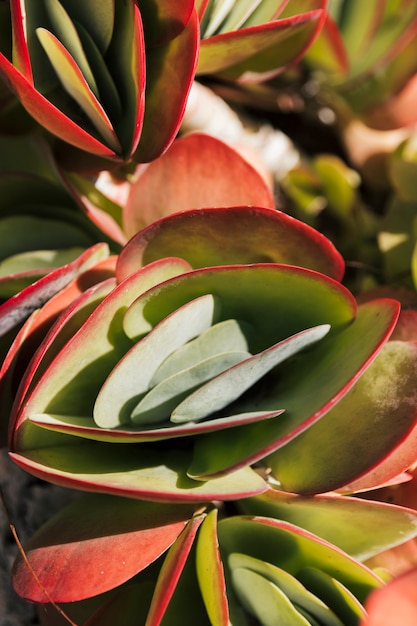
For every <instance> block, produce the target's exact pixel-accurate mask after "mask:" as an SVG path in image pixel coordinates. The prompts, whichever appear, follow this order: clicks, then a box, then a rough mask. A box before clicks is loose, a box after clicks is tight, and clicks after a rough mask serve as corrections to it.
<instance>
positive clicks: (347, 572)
mask: <svg viewBox="0 0 417 626" xmlns="http://www.w3.org/2000/svg"><path fill="white" fill-rule="evenodd" d="M243 504H246V509H247V510H249V511H251V509H252V511H256V509H257V508H258V510H259V509H260V510H261V511H262V507H264V509H266V511H267V513H266V514H262V512H261V513H258V514H255V515H254V514H253V512H252V513H248V514H246V515H231V516H230V515H227V514H226V515H225V514H224V513H225V512H224V511H223V512H222V510H220V520H219V521H217V511H216V509H213V508H212V507H209V508H208V509H207V510H206V511H204V509H202V508H201V507H200V510H199V508H198V507H194V508H193V507H192V506H190V505H188V506H185V505H178V504H171V505H166V504H158V503H150V502H143V501H142V502H140V501H134V500H129V499H124V498H115V497H114V496H103V495H98V494H93V495H91V494H90V495H87V496H83V497H81V498H80V499H79V500H78V501H77V502H75V503H73V504H71V505H70V506H68V507H66V508H65V509H63V510H62V511H61V512H60V513H58V514H57V515H56V516H55V517H53V518H52V519H51V520H50V521H49V522H47V524H46V525H45V526H44V527H42V528H41V529H40V530H39V531H38V532H37V533H36V534H35V535H34V536H33V538H32V539H31V540H30V541H29V543H28V544H27V546H26V547H25V548H26V556H25V558H26V561H25V560H24V559H23V558H21V557H20V558H19V559H18V560H17V562H16V564H15V567H14V574H13V584H14V588H15V589H16V591H17V592H18V593H19V594H21V595H22V596H23V597H25V598H26V599H28V600H31V601H32V602H37V603H40V604H45V603H48V602H49V603H58V604H62V607H63V608H64V610H65V613H66V615H67V616H68V617H70V618H71V619H74V620H76V623H77V624H81V623H82V624H88V626H99V625H100V626H105V625H107V624H112V623H115V622H117V623H118V624H120V625H121V626H131V625H132V626H133V624H136V625H137V624H147V625H151V624H152V625H156V624H162V625H164V624H177V623H178V624H179V623H182V624H195V623H196V621H197V622H198V623H199V624H207V625H209V624H211V625H212V626H227V625H229V624H233V625H235V624H236V625H238V624H243V625H245V624H250V623H252V622H253V619H254V618H256V620H257V623H260V624H262V625H264V624H266V625H269V624H276V623H282V622H283V620H284V619H285V620H286V621H285V623H286V624H290V625H294V626H308V625H316V624H324V625H330V626H340V624H346V625H353V624H358V622H359V620H360V618H361V617H364V615H365V613H364V609H363V606H362V604H363V602H364V601H365V600H366V598H367V596H368V594H369V592H370V591H372V590H373V589H376V588H379V587H380V586H381V584H382V581H381V580H380V579H378V577H377V576H375V575H374V574H373V573H372V572H371V571H370V570H369V569H367V568H366V567H364V566H363V565H362V564H361V563H360V562H359V561H358V560H355V558H353V557H356V558H360V557H364V556H365V555H369V554H373V553H375V552H377V551H378V550H381V549H382V548H383V547H384V546H388V545H394V544H395V543H398V542H402V541H404V540H405V539H406V538H407V537H412V536H414V535H415V534H416V527H417V515H416V513H415V512H413V511H411V510H409V509H403V508H401V507H394V506H390V505H386V504H379V503H371V502H366V501H362V500H357V499H354V498H343V497H337V496H322V497H320V498H300V497H297V496H288V494H281V493H279V492H275V491H270V492H267V494H265V496H261V497H258V498H254V499H250V500H248V501H243ZM115 508H117V511H118V515H117V516H115V515H114V510H115ZM275 514H278V515H279V518H280V519H278V518H276V517H273V516H274V515H275ZM187 517H189V521H188V523H187ZM288 517H289V518H291V517H293V518H294V517H295V518H296V519H297V517H298V519H299V520H301V521H302V522H303V527H300V525H297V524H295V523H293V522H290V521H288ZM352 519H355V520H356V521H357V522H358V523H357V524H354V525H352V524H351V520H352ZM381 522H383V523H381ZM305 523H306V526H305ZM309 524H310V525H315V526H316V527H317V528H319V529H320V534H319V535H318V534H312V533H311V532H309V531H308V530H306V527H307V528H308V526H309ZM326 534H328V535H331V537H332V539H333V540H335V541H336V545H337V542H338V541H340V542H341V543H343V547H344V551H342V550H341V549H340V547H336V545H334V544H333V545H332V544H331V543H328V541H327V540H326V539H325V538H324V537H325V536H326ZM62 562H65V564H66V566H65V568H62V567H61V566H60V565H59V564H60V563H62ZM28 564H29V566H28ZM56 568H59V575H56V574H57V572H56V571H55V569H56ZM55 610H56V609H55V608H53V607H52V606H49V608H48V609H46V610H45V609H43V608H42V614H43V616H44V620H45V622H44V623H45V624H47V625H48V626H49V625H52V624H54V623H55V622H54V616H55V615H56V613H55ZM48 616H49V618H48Z"/></svg>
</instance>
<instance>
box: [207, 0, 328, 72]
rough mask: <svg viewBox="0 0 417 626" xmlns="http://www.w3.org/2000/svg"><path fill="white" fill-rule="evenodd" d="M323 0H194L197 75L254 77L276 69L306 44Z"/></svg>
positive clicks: (319, 21) (316, 29) (298, 54)
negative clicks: (198, 26)
mask: <svg viewBox="0 0 417 626" xmlns="http://www.w3.org/2000/svg"><path fill="white" fill-rule="evenodd" d="M326 4H327V1H326V0H301V1H300V0H289V2H288V1H287V2H278V3H277V2H275V1H271V0H249V1H247V0H226V2H224V1H219V0H198V1H197V2H196V8H197V11H198V13H199V17H200V22H201V44H200V54H199V59H198V66H197V74H198V75H200V74H201V75H206V74H210V75H214V76H216V77H220V78H221V79H222V80H229V81H242V82H245V83H246V82H248V81H249V82H259V81H262V80H265V79H267V78H271V77H272V76H275V75H277V74H279V73H280V72H282V69H283V68H284V67H286V66H287V65H289V64H290V63H293V62H294V61H297V60H298V59H299V58H301V57H302V55H303V54H304V53H305V51H306V50H307V48H308V47H309V46H310V45H311V43H312V42H313V40H314V38H315V37H316V35H317V34H318V32H319V31H320V29H321V27H322V25H323V22H324V19H325V17H326V13H325V7H326Z"/></svg>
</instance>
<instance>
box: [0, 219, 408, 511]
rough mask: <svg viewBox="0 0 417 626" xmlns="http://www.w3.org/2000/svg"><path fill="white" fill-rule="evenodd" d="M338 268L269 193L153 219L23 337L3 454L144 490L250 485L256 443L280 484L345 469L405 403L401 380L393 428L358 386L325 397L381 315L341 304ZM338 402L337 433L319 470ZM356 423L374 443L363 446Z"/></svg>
mask: <svg viewBox="0 0 417 626" xmlns="http://www.w3.org/2000/svg"><path fill="white" fill-rule="evenodd" d="M231 233H233V236H232V237H231V235H230V234H231ZM138 268H139V269H138ZM342 271H343V261H342V259H341V257H340V255H339V254H338V253H337V252H336V251H335V249H334V247H333V246H332V244H330V242H329V241H328V240H326V238H325V237H323V236H322V235H320V234H319V233H317V232H316V231H314V230H313V229H311V228H309V227H308V226H306V225H304V224H302V223H301V222H297V221H296V220H294V219H293V218H291V217H288V216H286V215H284V214H282V213H280V212H278V211H275V210H273V209H261V208H248V207H232V208H227V209H201V210H194V211H185V212H183V213H179V214H174V215H171V216H168V217H166V218H164V219H162V220H160V221H158V222H155V223H154V224H152V225H151V226H149V227H148V228H146V229H144V230H143V231H141V232H140V233H138V234H137V235H136V236H134V237H133V238H132V239H131V240H130V243H128V244H127V245H126V246H125V248H124V249H123V251H122V252H121V254H120V255H119V258H118V263H117V268H116V276H117V281H118V284H117V286H116V287H114V283H113V282H112V281H110V282H108V281H107V282H104V283H99V284H97V285H95V287H94V288H93V289H92V290H91V291H88V290H87V291H86V292H84V293H83V295H82V297H81V298H80V299H79V300H78V301H77V302H75V303H74V305H73V306H71V307H70V308H69V309H68V310H67V311H66V312H64V313H63V315H62V316H61V317H60V318H59V320H58V321H57V323H56V324H55V325H54V326H52V327H51V329H50V331H49V333H48V336H47V339H46V340H45V341H44V342H43V343H42V345H41V346H40V348H39V350H38V351H37V352H36V353H35V355H34V357H33V359H32V361H31V363H30V364H29V365H28V368H27V370H26V373H23V375H22V382H21V385H20V388H19V392H18V395H17V397H16V399H15V405H14V412H13V417H12V422H13V423H12V428H11V441H10V445H11V454H12V457H13V458H14V460H15V461H16V462H17V463H18V464H20V465H21V466H22V467H24V468H26V469H27V470H28V471H29V472H33V473H34V474H36V475H38V476H40V477H42V478H45V479H47V480H51V481H52V482H57V483H61V484H64V485H69V486H73V487H75V488H80V489H86V490H92V491H104V492H109V493H118V494H121V495H129V496H131V497H139V498H145V499H151V500H180V501H182V500H184V501H189V500H194V501H203V500H207V499H210V500H211V499H213V498H219V499H230V498H232V497H237V496H242V495H249V494H251V493H259V492H262V491H264V490H265V489H266V488H267V483H266V482H265V480H264V479H263V478H262V476H261V475H260V474H259V473H258V472H256V471H255V470H254V469H251V468H250V467H249V466H250V465H253V464H255V463H259V462H262V460H264V459H265V461H263V462H264V463H265V466H266V468H268V467H270V468H271V471H272V475H273V476H274V477H275V478H276V479H277V480H279V481H281V482H282V484H283V485H284V486H285V489H289V490H297V491H300V492H302V491H304V492H310V493H311V492H315V491H327V490H329V489H330V488H335V487H337V486H339V485H342V484H344V483H345V482H349V481H350V480H353V479H354V478H355V477H357V476H358V475H359V474H361V473H363V472H364V471H366V470H367V469H369V468H370V467H372V466H373V465H375V464H376V463H378V462H379V461H380V460H381V458H383V457H384V455H386V454H387V453H388V452H389V451H390V450H391V449H392V448H393V447H395V446H396V445H398V443H399V442H400V441H401V440H402V439H403V438H404V436H405V435H406V434H407V433H408V432H409V431H410V430H411V429H412V428H413V426H414V423H415V419H416V415H415V409H414V406H415V405H412V404H411V402H409V399H410V394H411V393H412V392H413V388H412V380H411V381H410V380H409V379H407V380H406V381H405V382H404V385H403V387H401V390H402V392H403V395H404V398H403V400H400V402H401V401H402V402H403V404H402V405H401V411H400V412H399V413H398V415H399V417H398V419H397V420H396V424H395V427H393V424H392V420H391V419H390V418H391V412H390V405H387V407H386V409H384V408H382V409H380V410H379V411H378V415H377V418H378V419H377V421H375V420H376V417H375V415H374V414H373V413H372V412H369V411H367V399H366V395H365V396H363V395H362V394H363V389H362V392H361V393H359V394H358V395H356V394H353V396H349V399H348V400H346V404H343V405H342V406H343V408H341V409H340V410H339V411H337V410H336V409H337V408H338V406H339V405H340V404H341V403H342V401H343V399H344V397H347V396H346V394H347V392H348V391H349V389H351V388H353V389H354V388H355V384H356V385H357V384H358V383H359V382H360V377H361V375H363V374H364V373H365V370H366V369H367V367H368V366H369V365H370V364H371V363H372V361H373V360H374V359H375V357H376V356H377V354H378V352H379V351H380V350H381V348H382V347H383V345H384V343H385V342H386V341H387V339H388V337H389V335H390V333H391V331H392V329H393V327H394V325H395V321H396V319H397V315H398V303H397V302H396V301H394V300H388V299H385V300H375V301H371V302H368V303H366V304H364V305H361V306H360V307H357V304H356V302H355V300H354V298H353V297H352V295H351V294H350V293H349V292H348V291H347V290H346V288H344V287H343V286H342V285H341V284H340V282H339V279H340V278H341V274H342ZM46 306H47V305H46ZM25 334H27V335H29V336H30V329H28V330H27V332H25V329H24V327H23V329H22V335H23V337H24V336H25ZM23 342H24V339H23ZM410 359H411V357H410ZM410 363H411V361H410V360H408V361H407V363H406V365H407V364H408V366H410ZM404 367H405V366H404ZM402 371H403V370H401V369H400V370H399V372H398V373H397V378H399V379H400V380H401V372H402ZM377 375H378V371H377ZM390 375H391V374H390ZM384 380H385V378H384ZM368 385H369V381H368V383H367V385H366V386H365V391H366V389H367V386H368ZM407 385H408V386H407ZM368 401H369V400H368ZM332 407H333V408H332ZM331 408H332V411H330V413H329V410H330V409H331ZM333 412H334V413H333ZM352 412H360V414H361V420H358V425H357V428H355V429H353V430H351V431H350V432H351V439H352V445H350V446H349V447H348V450H347V452H345V453H344V454H343V463H341V465H340V468H338V471H333V472H332V473H331V474H329V472H328V459H327V456H328V455H329V454H331V451H332V450H333V446H334V445H336V444H338V442H339V443H340V445H339V448H340V447H341V446H342V445H343V441H342V440H340V441H339V439H340V438H339V433H338V425H340V428H343V429H344V428H347V426H348V424H349V420H350V417H349V416H350V415H352ZM333 415H334V416H335V417H334V418H333ZM328 416H330V417H328ZM327 417H328V419H327V421H324V426H323V427H322V428H320V427H319V426H320V424H321V423H322V422H323V420H324V419H325V418H327ZM375 429H376V431H375ZM323 431H324V434H323ZM327 432H328V433H329V436H327V434H326V433H327ZM373 432H375V433H376V432H377V442H378V445H375V446H366V445H365V442H366V440H367V438H368V437H369V436H372V433H373ZM310 433H311V435H310ZM375 437H376V435H375ZM317 438H318V439H319V440H320V444H319V445H317ZM362 440H363V441H362ZM297 442H298V443H297ZM359 443H362V448H363V454H362V455H360V456H359V457H358V455H357V454H356V448H355V445H359ZM294 448H295V449H296V452H293V450H294ZM317 450H320V451H321V452H322V455H323V462H320V461H319V458H318V457H317V459H316V461H315V462H314V463H313V465H314V472H312V469H311V457H314V455H315V454H316V453H315V451H316V452H317ZM294 454H295V455H296V458H297V463H296V464H295V465H296V467H294V461H293V459H294V456H293V455H294ZM304 455H305V459H306V462H305V463H304V462H303V458H304ZM316 456H317V455H316ZM266 457H267V458H266ZM307 459H308V460H307ZM336 467H337V465H336ZM335 469H336V468H335Z"/></svg>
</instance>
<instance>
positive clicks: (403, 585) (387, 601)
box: [361, 569, 417, 626]
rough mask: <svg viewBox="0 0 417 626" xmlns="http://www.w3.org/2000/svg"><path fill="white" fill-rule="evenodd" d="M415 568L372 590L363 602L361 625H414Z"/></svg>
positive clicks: (416, 618) (416, 619)
mask: <svg viewBox="0 0 417 626" xmlns="http://www.w3.org/2000/svg"><path fill="white" fill-rule="evenodd" d="M416 588H417V569H413V570H411V571H410V572H407V573H406V574H404V575H403V576H400V577H399V578H397V579H395V580H393V581H392V582H391V583H390V584H389V585H387V586H386V587H383V588H382V589H377V590H376V591H374V592H373V593H372V594H371V595H370V597H369V599H368V600H367V602H366V604H365V609H366V610H367V613H368V615H367V617H366V618H365V619H364V620H363V621H362V622H361V626H399V625H400V624H401V626H415V624H416V623H417V598H416Z"/></svg>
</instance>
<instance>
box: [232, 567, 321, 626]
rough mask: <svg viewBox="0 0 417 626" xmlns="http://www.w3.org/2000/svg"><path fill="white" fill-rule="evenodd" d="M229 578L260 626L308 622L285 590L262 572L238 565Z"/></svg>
mask: <svg viewBox="0 0 417 626" xmlns="http://www.w3.org/2000/svg"><path fill="white" fill-rule="evenodd" d="M232 581H233V589H234V591H235V593H236V595H237V597H238V599H239V600H240V602H241V604H242V605H243V607H244V609H245V610H246V611H247V612H248V613H249V614H250V615H252V616H253V617H255V618H256V619H257V620H259V622H260V624H261V626H277V624H279V626H311V624H309V622H308V621H307V620H306V619H305V617H303V616H302V615H301V614H300V613H299V612H298V611H297V609H296V608H295V606H294V605H293V604H292V602H291V601H290V600H289V598H288V597H287V596H286V595H285V593H284V592H283V591H281V590H280V589H279V588H278V587H277V586H276V585H274V584H273V583H272V582H270V581H269V580H267V579H266V578H264V577H263V576H260V575H259V574H256V573H255V572H253V571H251V570H249V569H244V568H240V567H238V568H235V569H233V571H232Z"/></svg>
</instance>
